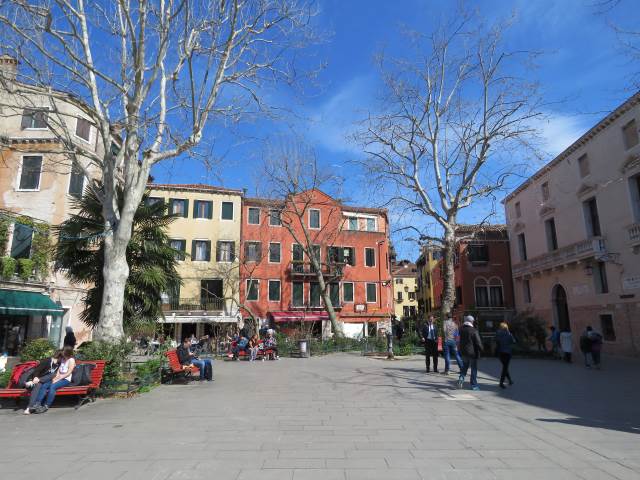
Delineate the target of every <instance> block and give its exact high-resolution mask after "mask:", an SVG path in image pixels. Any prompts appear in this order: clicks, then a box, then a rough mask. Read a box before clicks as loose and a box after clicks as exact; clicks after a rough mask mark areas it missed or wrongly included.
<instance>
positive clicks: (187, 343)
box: [176, 337, 213, 382]
mask: <svg viewBox="0 0 640 480" xmlns="http://www.w3.org/2000/svg"><path fill="white" fill-rule="evenodd" d="M190 347H191V338H190V337H185V338H184V340H183V341H182V345H180V346H179V347H178V348H177V349H176V353H177V355H178V361H179V362H180V365H184V366H191V365H192V366H194V367H197V368H198V369H199V370H200V381H201V382H202V381H204V379H205V368H206V366H207V365H209V366H210V367H211V371H213V363H211V360H210V359H208V358H205V359H204V360H200V359H199V358H196V355H195V354H194V353H193V352H192V351H191V350H190Z"/></svg>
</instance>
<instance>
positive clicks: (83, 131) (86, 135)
mask: <svg viewBox="0 0 640 480" xmlns="http://www.w3.org/2000/svg"><path fill="white" fill-rule="evenodd" d="M76 137H80V138H81V139H83V140H86V141H87V142H88V141H89V140H91V122H89V120H87V119H86V118H78V119H77V120H76Z"/></svg>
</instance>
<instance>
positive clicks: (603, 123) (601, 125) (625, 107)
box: [502, 91, 640, 203]
mask: <svg viewBox="0 0 640 480" xmlns="http://www.w3.org/2000/svg"><path fill="white" fill-rule="evenodd" d="M639 103H640V91H639V92H637V93H635V94H634V95H632V96H631V97H629V98H628V99H627V100H625V101H624V102H623V103H622V104H621V105H620V106H618V108H616V109H615V110H613V111H612V112H611V113H609V114H608V115H607V116H606V117H604V118H603V119H602V120H600V121H599V122H598V123H597V124H596V125H594V126H593V127H591V128H590V129H589V130H588V131H587V132H586V133H585V134H584V135H582V136H581V137H580V138H579V139H578V140H576V141H575V142H573V143H572V144H571V145H569V146H568V147H567V148H566V149H565V150H564V151H563V152H562V153H560V154H559V155H558V156H557V157H555V158H554V159H553V160H551V161H550V162H549V163H547V164H546V165H545V166H544V167H542V168H541V169H539V170H538V171H537V172H536V173H534V174H533V175H531V176H530V177H529V178H528V179H527V180H525V181H524V182H523V183H521V184H520V185H519V186H518V187H517V188H516V189H515V190H514V191H513V192H511V193H510V194H509V195H507V196H506V197H505V198H504V200H502V203H506V202H508V201H509V200H511V199H512V198H513V197H514V196H516V195H517V194H518V193H520V192H521V191H523V190H524V189H525V188H527V187H528V186H529V185H530V184H531V183H532V182H534V181H535V180H537V179H539V178H540V177H542V176H543V175H544V174H546V173H547V172H549V171H550V170H551V169H552V168H553V167H555V166H556V165H558V164H559V163H560V162H562V160H564V159H565V158H567V157H568V156H569V155H571V154H572V153H573V152H575V151H576V150H577V149H579V148H580V147H582V146H583V145H585V144H586V143H587V142H589V140H591V139H592V138H593V137H595V136H596V135H597V134H598V133H600V132H601V131H602V130H604V129H605V128H607V127H608V126H609V125H611V124H612V123H613V122H614V121H615V120H617V119H618V118H619V117H620V116H622V115H623V114H625V113H626V112H628V111H629V110H631V109H632V108H633V107H634V106H635V105H637V104H639Z"/></svg>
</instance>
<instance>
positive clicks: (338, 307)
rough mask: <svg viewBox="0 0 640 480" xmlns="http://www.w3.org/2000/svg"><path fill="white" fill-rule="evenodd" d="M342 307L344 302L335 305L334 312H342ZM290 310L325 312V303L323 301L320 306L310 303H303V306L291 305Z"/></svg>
mask: <svg viewBox="0 0 640 480" xmlns="http://www.w3.org/2000/svg"><path fill="white" fill-rule="evenodd" d="M342 307H343V304H342V302H337V303H336V302H334V303H333V309H334V310H341V309H342ZM289 310H309V311H318V310H324V302H323V301H322V300H321V301H320V304H318V305H311V304H310V303H302V304H294V303H289Z"/></svg>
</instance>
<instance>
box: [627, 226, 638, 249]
mask: <svg viewBox="0 0 640 480" xmlns="http://www.w3.org/2000/svg"><path fill="white" fill-rule="evenodd" d="M627 232H628V233H629V241H630V242H631V243H632V244H634V245H635V244H640V223H634V224H633V225H629V226H628V227H627Z"/></svg>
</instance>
